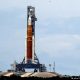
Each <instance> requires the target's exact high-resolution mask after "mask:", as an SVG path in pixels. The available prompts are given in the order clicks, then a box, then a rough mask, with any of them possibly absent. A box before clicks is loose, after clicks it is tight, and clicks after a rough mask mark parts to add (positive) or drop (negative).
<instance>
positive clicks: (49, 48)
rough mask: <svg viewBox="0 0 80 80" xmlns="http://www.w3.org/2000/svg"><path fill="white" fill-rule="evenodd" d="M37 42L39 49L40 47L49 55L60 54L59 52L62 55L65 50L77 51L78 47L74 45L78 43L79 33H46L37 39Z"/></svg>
mask: <svg viewBox="0 0 80 80" xmlns="http://www.w3.org/2000/svg"><path fill="white" fill-rule="evenodd" d="M37 44H39V45H38V46H39V49H41V51H42V52H45V53H47V54H49V55H51V56H52V55H56V56H57V55H58V56H60V55H59V54H60V53H61V52H62V55H65V54H66V51H67V52H69V51H70V52H74V51H77V48H78V47H77V48H76V46H77V45H78V46H79V45H80V35H76V34H75V35H68V34H60V35H58V34H57V35H48V36H46V37H43V38H41V39H39V40H38V42H37ZM38 46H37V47H38ZM78 49H79V48H78ZM63 52H64V53H63ZM53 53H54V54H53ZM68 54H70V53H68ZM70 55H72V54H70ZM75 55H76V53H75Z"/></svg>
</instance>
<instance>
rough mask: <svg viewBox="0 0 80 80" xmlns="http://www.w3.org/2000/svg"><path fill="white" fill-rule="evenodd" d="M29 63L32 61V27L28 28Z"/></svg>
mask: <svg viewBox="0 0 80 80" xmlns="http://www.w3.org/2000/svg"><path fill="white" fill-rule="evenodd" d="M26 52H27V53H26V54H27V62H28V61H30V60H32V25H28V27H27V51H26Z"/></svg>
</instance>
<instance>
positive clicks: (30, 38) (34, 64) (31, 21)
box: [14, 6, 46, 72]
mask: <svg viewBox="0 0 80 80" xmlns="http://www.w3.org/2000/svg"><path fill="white" fill-rule="evenodd" d="M35 21H37V18H36V17H35V8H34V7H32V6H28V7H27V31H26V51H25V57H24V59H23V61H22V62H20V63H15V64H14V65H15V71H25V69H34V71H40V72H45V71H46V67H45V65H44V64H41V63H40V61H39V59H38V57H37V55H36V53H35Z"/></svg>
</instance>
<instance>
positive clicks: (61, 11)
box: [0, 0, 80, 19]
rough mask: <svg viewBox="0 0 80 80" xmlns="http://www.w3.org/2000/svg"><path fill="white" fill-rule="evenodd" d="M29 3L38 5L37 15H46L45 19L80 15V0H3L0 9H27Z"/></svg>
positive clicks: (41, 16)
mask: <svg viewBox="0 0 80 80" xmlns="http://www.w3.org/2000/svg"><path fill="white" fill-rule="evenodd" d="M28 5H32V6H34V7H36V13H37V15H39V17H40V18H43V15H44V19H46V18H49V17H71V16H72V17H73V16H80V0H51V1H49V0H35V1H34V0H33V1H32V0H13V1H12V0H6V1H5V0H2V1H0V10H9V9H12V8H15V9H16V8H18V9H25V8H26V6H28ZM25 10H26V9H25Z"/></svg>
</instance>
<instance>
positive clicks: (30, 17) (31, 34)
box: [25, 6, 36, 63]
mask: <svg viewBox="0 0 80 80" xmlns="http://www.w3.org/2000/svg"><path fill="white" fill-rule="evenodd" d="M27 11H28V13H27V32H26V37H27V38H26V56H25V61H26V63H33V62H34V54H35V20H36V18H35V8H34V7H32V6H28V8H27Z"/></svg>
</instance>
